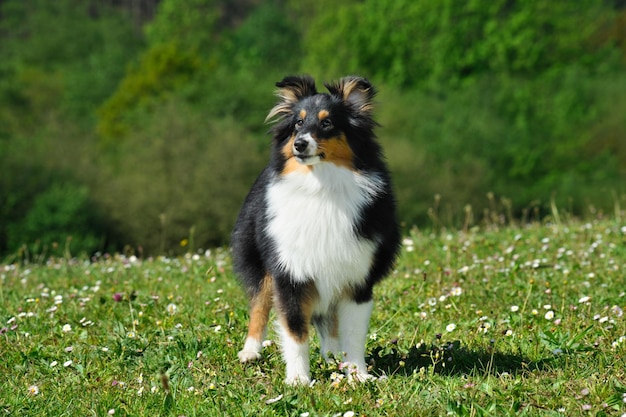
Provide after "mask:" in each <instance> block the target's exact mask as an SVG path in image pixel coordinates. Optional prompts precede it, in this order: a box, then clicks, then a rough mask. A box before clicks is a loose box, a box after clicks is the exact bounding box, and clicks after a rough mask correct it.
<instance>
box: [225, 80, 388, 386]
mask: <svg viewBox="0 0 626 417" xmlns="http://www.w3.org/2000/svg"><path fill="white" fill-rule="evenodd" d="M276 86H277V87H278V91H277V96H278V98H279V101H278V103H277V104H276V106H275V107H274V108H272V109H271V111H270V112H269V114H268V116H267V118H266V121H274V122H275V124H274V126H273V127H272V129H271V133H272V134H273V146H272V150H271V157H270V161H269V163H268V165H267V166H266V168H265V169H264V170H263V171H262V172H261V174H260V175H259V177H258V178H257V180H256V182H255V183H254V185H253V186H252V189H251V190H250V192H249V194H248V196H247V197H246V199H245V201H244V204H243V207H242V209H241V212H240V214H239V217H238V219H237V222H236V224H235V227H234V231H233V234H232V254H233V259H234V269H235V272H236V273H237V275H238V276H239V277H240V279H241V281H242V282H243V284H244V286H245V288H246V290H247V292H248V295H249V297H250V323H249V326H248V334H247V337H246V339H245V344H244V346H243V349H242V350H241V351H240V352H239V355H238V356H239V360H240V361H241V362H248V361H254V360H257V359H259V358H260V357H261V350H262V342H263V340H264V338H265V334H266V328H267V324H268V319H269V313H270V310H271V308H272V306H274V307H275V309H276V311H277V323H278V326H277V328H278V333H279V335H280V339H281V349H282V355H283V359H284V361H285V363H286V378H285V381H286V383H288V384H307V383H309V382H310V378H311V376H310V365H309V344H308V338H309V331H310V326H311V324H312V325H313V326H314V327H315V329H316V332H317V334H318V336H319V339H320V345H321V353H322V355H323V356H324V358H325V359H326V360H332V359H333V358H334V359H335V360H339V361H340V362H341V363H343V365H344V369H346V371H347V372H348V374H349V376H352V377H354V378H355V379H357V380H359V381H363V380H366V379H368V378H369V374H368V369H367V365H366V362H365V343H366V339H367V329H368V326H369V320H370V315H371V312H372V306H373V302H372V289H373V286H374V284H376V283H377V282H378V281H380V280H381V279H382V278H383V277H384V276H385V275H387V274H388V273H389V272H390V270H391V269H392V267H393V265H394V261H395V258H396V255H397V252H398V248H399V242H400V232H399V227H398V222H397V220H396V203H395V199H394V196H393V194H392V189H391V184H390V175H389V171H388V169H387V167H386V165H385V162H384V160H383V156H382V151H381V148H380V146H379V144H378V143H377V142H376V137H375V135H374V132H373V130H374V127H375V126H376V125H377V123H376V122H375V121H374V119H373V117H372V109H373V98H374V95H375V90H374V87H373V86H372V85H371V84H370V83H369V81H367V80H366V79H364V78H360V77H355V76H349V77H345V78H342V79H341V80H339V81H338V82H332V83H326V84H325V86H326V89H327V90H328V93H318V92H317V89H316V86H315V81H314V80H313V79H312V78H311V77H309V76H289V77H285V78H284V79H283V80H282V81H280V82H278V83H276Z"/></svg>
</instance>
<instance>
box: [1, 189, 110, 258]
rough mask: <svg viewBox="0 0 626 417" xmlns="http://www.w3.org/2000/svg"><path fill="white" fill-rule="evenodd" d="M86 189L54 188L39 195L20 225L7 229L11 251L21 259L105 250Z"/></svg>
mask: <svg viewBox="0 0 626 417" xmlns="http://www.w3.org/2000/svg"><path fill="white" fill-rule="evenodd" d="M95 222H96V219H95V213H94V207H93V205H92V204H91V201H90V198H89V191H88V190H87V188H86V187H81V186H76V185H72V184H53V185H52V186H51V187H49V188H48V189H46V190H45V191H44V192H42V193H41V194H39V195H38V196H37V197H36V198H35V200H34V201H33V205H32V207H30V209H29V210H28V212H27V213H26V215H25V216H24V218H23V219H21V221H18V222H15V223H12V224H11V225H9V228H8V239H7V240H8V247H9V250H10V251H12V252H17V251H18V250H20V252H21V251H24V252H23V255H22V256H26V257H28V256H33V257H34V256H48V255H56V256H60V255H78V254H90V253H93V252H95V251H97V250H99V249H102V243H103V241H102V237H101V236H98V235H97V234H96V233H97V230H98V228H99V225H98V224H97V223H95Z"/></svg>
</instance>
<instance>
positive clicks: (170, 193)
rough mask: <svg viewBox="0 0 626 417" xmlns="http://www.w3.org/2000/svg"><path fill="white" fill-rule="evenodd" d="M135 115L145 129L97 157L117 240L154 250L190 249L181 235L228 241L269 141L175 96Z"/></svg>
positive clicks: (199, 242) (103, 199) (100, 188)
mask: <svg viewBox="0 0 626 417" xmlns="http://www.w3.org/2000/svg"><path fill="white" fill-rule="evenodd" d="M138 123H139V125H140V126H142V129H141V130H137V133H135V134H132V135H131V134H129V135H128V136H127V137H126V138H125V140H124V141H123V142H121V143H119V144H118V146H117V147H116V149H115V151H116V152H115V153H114V154H113V153H112V154H110V155H108V156H105V157H103V158H102V159H101V160H100V163H101V165H102V166H101V169H102V175H101V176H100V177H99V179H98V180H99V183H98V184H97V185H96V188H95V189H96V197H97V200H98V202H99V204H101V205H102V207H103V208H104V210H105V211H106V213H107V215H108V216H109V219H110V222H111V227H112V229H111V232H112V233H114V234H115V235H116V240H117V241H118V242H119V243H121V244H126V245H130V246H132V247H135V248H137V247H140V246H141V247H142V248H143V250H144V253H149V254H155V253H157V254H164V253H177V252H182V251H187V250H188V249H189V248H187V247H185V248H181V246H180V242H181V241H184V240H186V239H189V240H191V239H190V238H193V243H194V245H195V248H198V247H203V248H208V247H211V246H215V245H222V244H224V243H226V242H228V240H229V235H230V231H231V229H232V226H233V224H234V221H235V217H236V215H237V213H238V211H239V207H240V205H241V203H242V202H243V199H244V197H245V194H246V192H247V190H248V188H249V187H250V186H251V184H252V182H253V180H254V178H255V176H256V175H258V173H259V172H260V170H261V168H262V167H263V165H264V163H265V158H264V156H263V155H264V152H263V151H261V150H262V149H267V148H269V147H268V146H267V145H266V143H262V142H260V141H258V142H256V141H254V140H253V139H252V138H251V135H250V134H249V133H248V132H246V131H245V130H243V129H241V128H240V127H239V126H238V124H237V123H235V122H234V121H232V120H218V119H207V118H205V116H204V114H202V113H200V112H199V111H197V110H195V109H193V108H192V107H190V105H189V104H186V103H185V102H184V101H182V100H181V99H177V98H171V99H170V100H168V101H166V102H164V103H162V104H160V105H159V106H157V107H155V108H154V109H153V112H150V113H147V114H144V116H143V117H142V118H141V120H138ZM267 141H268V142H269V138H267ZM118 249H121V248H118ZM191 249H193V248H191Z"/></svg>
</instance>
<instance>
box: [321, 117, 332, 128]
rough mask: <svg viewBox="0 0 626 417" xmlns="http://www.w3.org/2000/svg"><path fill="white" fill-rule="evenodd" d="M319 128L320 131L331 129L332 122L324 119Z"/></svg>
mask: <svg viewBox="0 0 626 417" xmlns="http://www.w3.org/2000/svg"><path fill="white" fill-rule="evenodd" d="M320 126H321V127H322V129H325V130H328V129H330V128H332V127H333V122H331V121H330V120H328V119H324V120H322V121H321V122H320Z"/></svg>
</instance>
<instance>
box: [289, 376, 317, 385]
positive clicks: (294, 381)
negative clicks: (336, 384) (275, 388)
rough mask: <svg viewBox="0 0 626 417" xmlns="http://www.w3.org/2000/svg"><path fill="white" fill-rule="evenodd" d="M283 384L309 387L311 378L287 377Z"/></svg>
mask: <svg viewBox="0 0 626 417" xmlns="http://www.w3.org/2000/svg"><path fill="white" fill-rule="evenodd" d="M285 384H287V385H291V386H296V385H301V386H304V385H310V384H311V378H309V376H308V375H289V376H287V378H285Z"/></svg>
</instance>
